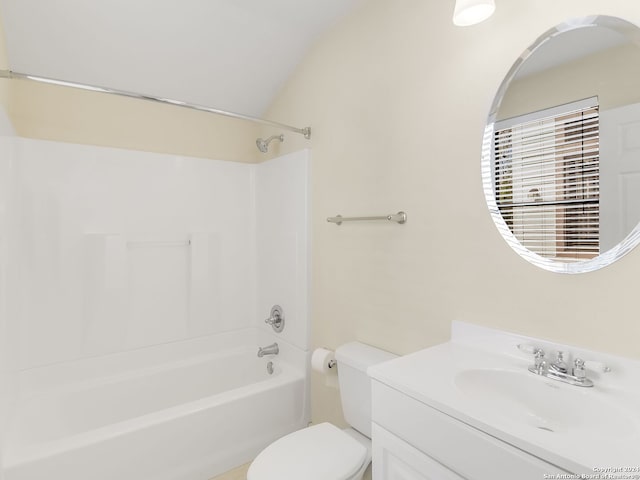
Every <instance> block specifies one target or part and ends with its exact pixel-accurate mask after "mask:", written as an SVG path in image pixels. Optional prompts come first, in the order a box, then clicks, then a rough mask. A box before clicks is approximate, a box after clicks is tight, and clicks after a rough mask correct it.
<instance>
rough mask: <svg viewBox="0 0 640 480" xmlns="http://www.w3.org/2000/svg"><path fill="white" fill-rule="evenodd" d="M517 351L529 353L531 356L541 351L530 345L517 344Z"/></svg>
mask: <svg viewBox="0 0 640 480" xmlns="http://www.w3.org/2000/svg"><path fill="white" fill-rule="evenodd" d="M518 350H520V351H521V352H524V353H530V354H531V355H536V354H537V353H538V352H539V351H540V352H541V351H542V349H540V348H538V347H536V346H535V345H531V344H530V343H519V344H518Z"/></svg>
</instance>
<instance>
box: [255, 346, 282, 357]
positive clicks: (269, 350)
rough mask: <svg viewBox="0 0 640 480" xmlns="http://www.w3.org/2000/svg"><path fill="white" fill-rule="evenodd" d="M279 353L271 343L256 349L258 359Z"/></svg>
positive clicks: (278, 349) (276, 347)
mask: <svg viewBox="0 0 640 480" xmlns="http://www.w3.org/2000/svg"><path fill="white" fill-rule="evenodd" d="M278 352H280V348H278V344H277V343H272V344H271V345H267V346H266V347H258V357H264V356H265V355H277V354H278Z"/></svg>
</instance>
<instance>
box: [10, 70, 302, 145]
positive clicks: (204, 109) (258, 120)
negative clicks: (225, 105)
mask: <svg viewBox="0 0 640 480" xmlns="http://www.w3.org/2000/svg"><path fill="white" fill-rule="evenodd" d="M0 78H8V79H14V78H15V79H19V80H32V81H34V82H40V83H48V84H50V85H60V86H63V87H71V88H78V89H80V90H88V91H91V92H101V93H109V94H112V95H119V96H121V97H129V98H137V99H140V100H149V101H151V102H157V103H163V104H166V105H175V106H178V107H184V108H190V109H192V110H199V111H201V112H207V113H215V114H216V115H223V116H225V117H232V118H238V119H240V120H248V121H250V122H256V123H261V124H262V125H269V126H272V127H277V128H283V129H285V130H289V131H291V132H295V133H299V134H300V135H304V138H306V139H309V138H311V127H304V128H298V127H292V126H291V125H286V124H284V123H279V122H273V121H271V120H264V119H262V118H257V117H252V116H250V115H243V114H241V113H234V112H227V111H225V110H219V109H217V108H210V107H205V106H203V105H196V104H192V103H187V102H183V101H181V100H172V99H170V98H161V97H154V96H152V95H145V94H141V93H134V92H127V91H125V90H117V89H115V88H108V87H98V86H96V85H87V84H84V83H77V82H69V81H66V80H58V79H55V78H47V77H40V76H37V75H29V74H27V73H19V72H14V71H12V70H0Z"/></svg>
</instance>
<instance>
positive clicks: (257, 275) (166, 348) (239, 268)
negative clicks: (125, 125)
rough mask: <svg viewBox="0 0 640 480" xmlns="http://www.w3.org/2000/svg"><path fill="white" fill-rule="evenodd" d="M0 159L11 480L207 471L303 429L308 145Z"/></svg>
mask: <svg viewBox="0 0 640 480" xmlns="http://www.w3.org/2000/svg"><path fill="white" fill-rule="evenodd" d="M272 140H273V139H267V140H266V141H263V143H264V148H265V149H266V148H267V147H268V144H269V142H270V141H272ZM259 146H260V145H259ZM0 154H1V155H0V158H2V162H4V163H3V164H2V165H0V167H1V168H2V171H3V174H4V173H6V174H7V175H9V177H10V181H7V182H4V180H3V182H0V183H1V185H0V202H1V204H2V207H3V208H2V209H1V211H2V215H0V247H1V248H0V266H1V267H2V268H1V269H0V270H1V271H2V282H1V283H0V288H1V289H2V290H3V291H2V292H1V293H2V298H4V299H6V300H5V301H6V304H5V305H4V306H3V308H2V312H3V315H5V316H4V317H3V318H4V325H2V328H3V331H4V332H6V335H5V336H4V338H3V340H4V344H3V345H2V347H3V349H5V350H4V351H5V352H6V355H5V356H4V358H5V364H6V363H8V366H7V365H5V366H4V367H5V368H4V370H3V379H2V381H3V382H4V384H5V385H4V387H3V390H2V395H3V398H2V404H0V407H1V408H2V409H3V412H2V419H3V420H2V427H3V429H2V432H3V434H2V436H1V437H2V438H0V442H1V444H0V452H1V453H2V470H1V472H0V478H2V480H33V479H34V478H52V479H65V480H76V479H77V480H80V479H82V480H86V479H88V478H90V479H91V480H107V479H109V480H112V479H114V478H118V479H123V480H128V479H131V480H134V479H135V480H140V479H154V480H206V479H209V478H211V477H214V476H216V475H218V474H220V473H223V472H225V471H227V470H229V469H231V468H233V467H235V466H238V465H241V464H243V463H246V462H248V461H250V460H251V459H252V458H253V457H254V456H255V455H256V454H257V453H258V452H259V451H260V450H262V449H263V448H264V447H265V446H266V445H268V444H270V443H271V442H273V441H274V440H275V439H277V438H279V437H281V436H282V435H285V434H287V433H289V432H291V431H294V430H297V429H299V428H302V427H305V426H306V425H307V424H308V421H309V398H308V372H307V369H308V367H307V365H308V363H309V358H308V352H309V339H308V325H307V323H308V321H307V319H308V294H307V285H308V283H307V278H308V210H309V202H308V176H309V161H310V158H309V157H310V154H309V152H308V151H306V150H305V151H300V152H297V153H293V154H289V155H284V156H281V157H278V158H275V159H273V160H269V161H267V162H264V163H261V164H239V163H233V162H226V161H214V160H204V159H196V158H187V157H177V156H172V155H161V154H153V153H147V152H134V151H127V150H121V149H111V148H103V147H94V146H81V145H71V144H64V143H59V142H49V141H39V140H31V139H23V138H19V137H9V136H5V137H0ZM5 179H6V178H5ZM283 180H286V181H283ZM275 304H278V305H279V306H280V315H281V317H282V322H278V321H277V320H278V319H277V318H276V317H275V316H274V313H273V311H272V310H271V308H272V307H273V306H274V305H275ZM285 314H286V324H285V323H284V317H285ZM265 318H266V319H267V320H271V322H265ZM276 324H277V325H276ZM285 325H286V326H285ZM280 326H282V327H284V328H276V327H280ZM261 347H262V350H259V348H261ZM259 352H260V353H261V354H260V355H258V353H259ZM7 385H8V386H7ZM5 387H6V388H5Z"/></svg>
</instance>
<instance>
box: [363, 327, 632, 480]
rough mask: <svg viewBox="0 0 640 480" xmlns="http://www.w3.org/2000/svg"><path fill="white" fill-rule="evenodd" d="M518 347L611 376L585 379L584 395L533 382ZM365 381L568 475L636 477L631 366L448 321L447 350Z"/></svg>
mask: <svg viewBox="0 0 640 480" xmlns="http://www.w3.org/2000/svg"><path fill="white" fill-rule="evenodd" d="M519 344H528V345H535V346H536V347H539V348H543V349H544V350H545V351H546V352H555V351H558V350H561V351H563V352H565V353H566V354H569V355H572V358H576V357H580V358H584V359H593V360H598V361H599V362H603V363H606V364H607V365H608V366H609V367H610V368H611V372H609V373H592V372H589V377H590V378H592V379H593V381H594V383H595V386H594V387H591V388H588V387H578V386H573V385H569V384H565V383H562V382H559V381H556V380H551V379H548V378H545V377H542V376H538V375H534V374H532V373H530V372H528V370H527V368H528V366H529V365H531V364H532V363H533V359H532V355H529V354H526V353H523V352H522V351H520V350H519V349H518V347H517V346H518V345H519ZM369 375H370V376H371V377H372V378H373V379H374V380H377V381H379V382H382V383H384V384H386V385H388V386H390V387H392V388H394V389H396V390H398V391H400V392H402V393H404V394H405V395H408V396H409V397H412V398H414V399H415V400H417V401H419V402H422V403H424V404H426V405H428V406H430V407H433V408H435V409H436V410H438V411H440V412H442V413H445V414H447V415H449V416H451V417H454V418H456V419H458V420H460V421H462V422H464V423H466V424H468V425H470V426H472V427H474V428H477V429H479V430H481V431H483V432H485V433H488V434H489V435H492V436H494V437H496V438H498V439H501V440H503V441H505V442H507V443H509V444H511V445H513V446H515V447H518V448H520V449H522V450H524V451H526V452H528V453H530V454H532V455H535V456H537V457H539V458H541V459H544V460H546V461H547V462H549V463H552V464H555V465H557V466H558V467H560V468H562V469H564V470H566V471H568V472H572V473H577V474H594V472H598V471H599V470H597V469H602V470H600V471H606V469H609V472H612V471H614V469H627V470H620V471H618V472H617V473H616V475H619V476H620V475H622V476H620V478H640V361H637V360H630V359H625V358H621V357H615V356H612V355H608V354H603V353H598V352H593V351H587V350H584V349H580V348H577V347H570V346H566V345H559V344H553V343H550V342H546V341H543V340H538V339H533V338H529V337H523V336H519V335H514V334H509V333H505V332H500V331H496V330H491V329H487V328H483V327H476V326H473V325H470V324H466V323H462V322H454V325H453V335H452V340H451V341H450V342H447V343H445V344H441V345H438V346H435V347H432V348H428V349H425V350H421V351H418V352H415V353H413V354H410V355H406V356H404V357H399V358H397V359H394V360H391V361H388V362H384V363H381V364H378V365H374V366H372V367H370V368H369ZM624 475H628V476H626V477H625V476H624ZM634 475H636V476H634ZM614 478H615V477H614Z"/></svg>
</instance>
